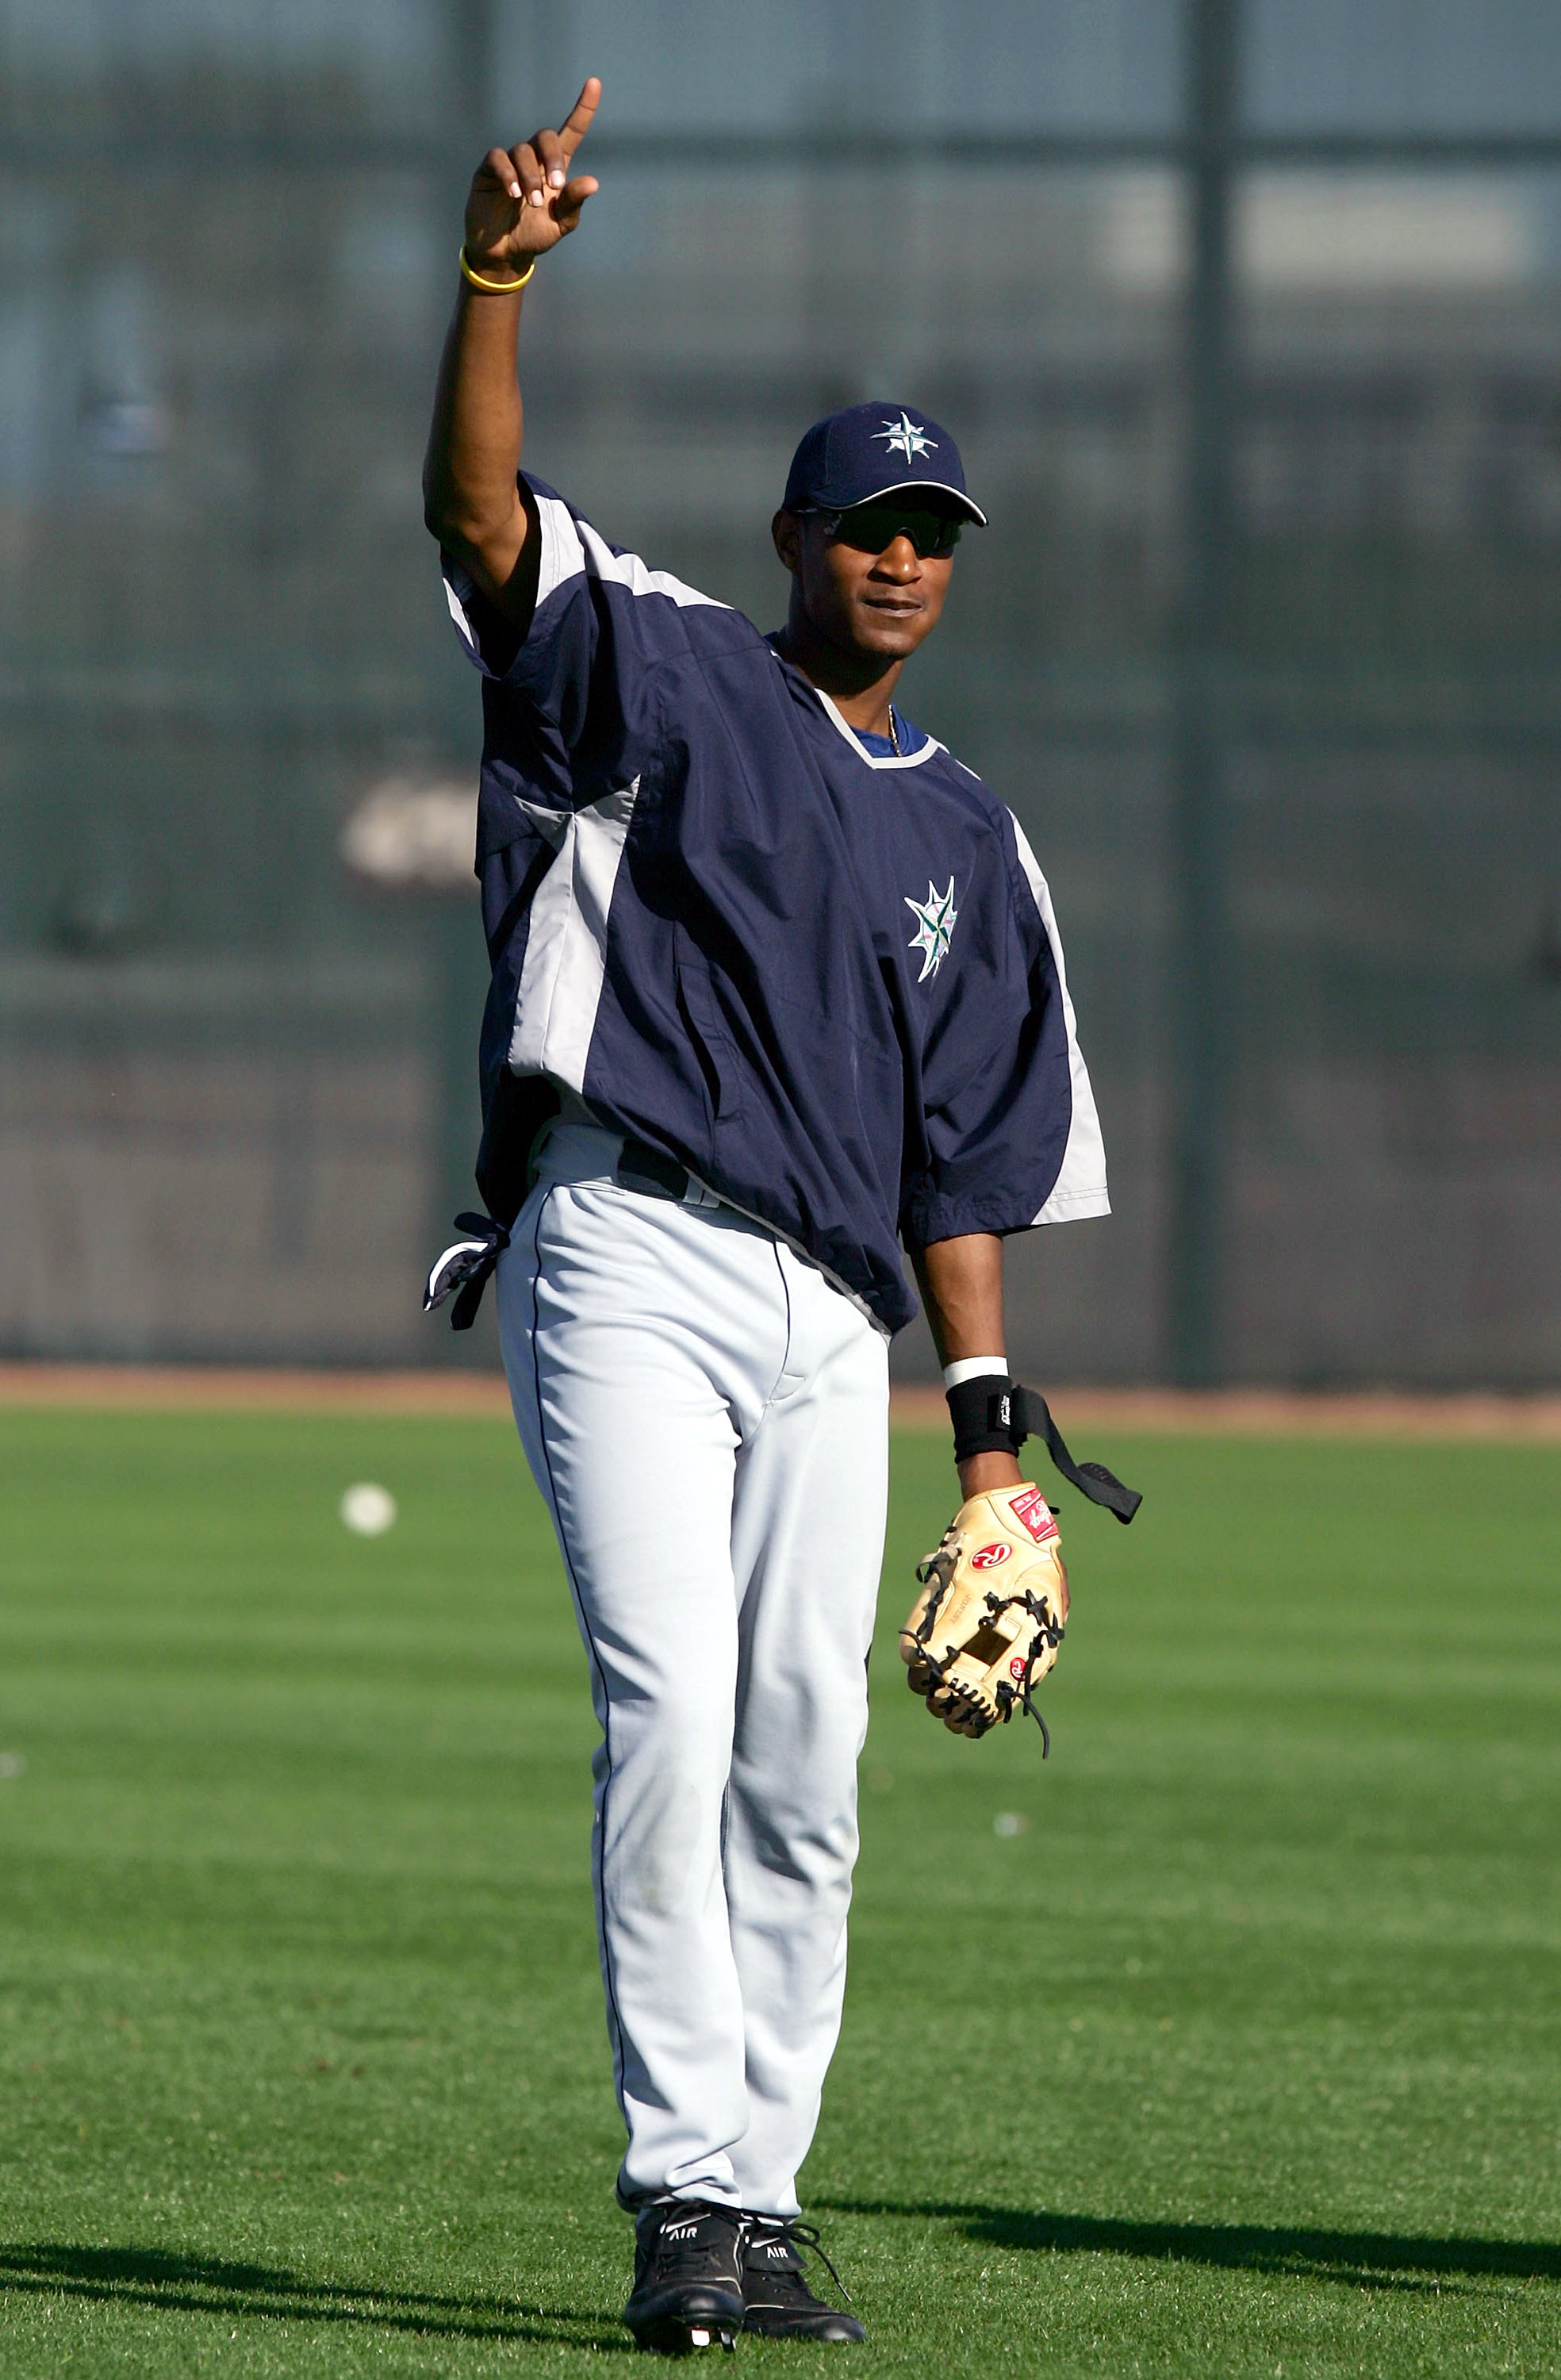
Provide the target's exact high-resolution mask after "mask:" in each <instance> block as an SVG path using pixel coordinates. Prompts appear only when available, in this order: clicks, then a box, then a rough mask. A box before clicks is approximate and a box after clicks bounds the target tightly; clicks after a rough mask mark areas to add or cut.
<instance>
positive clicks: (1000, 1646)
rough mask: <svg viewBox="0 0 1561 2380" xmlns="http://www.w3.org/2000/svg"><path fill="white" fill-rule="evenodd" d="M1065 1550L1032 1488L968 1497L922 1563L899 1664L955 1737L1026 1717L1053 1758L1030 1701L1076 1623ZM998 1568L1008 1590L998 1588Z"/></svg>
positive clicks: (1002, 1586)
mask: <svg viewBox="0 0 1561 2380" xmlns="http://www.w3.org/2000/svg"><path fill="white" fill-rule="evenodd" d="M1061 1543H1062V1540H1061V1538H1060V1536H1059V1533H1058V1527H1057V1523H1056V1522H1055V1520H1054V1519H1053V1518H1052V1514H1051V1510H1050V1508H1049V1506H1048V1505H1047V1501H1046V1499H1045V1498H1044V1497H1043V1496H1042V1494H1041V1492H1040V1490H1039V1488H1036V1487H1035V1484H1034V1482H1032V1481H1028V1480H1026V1481H1024V1482H1023V1483H1022V1484H1021V1485H1020V1486H1019V1487H1016V1488H988V1490H987V1491H986V1494H985V1495H981V1496H971V1497H968V1498H967V1499H966V1500H965V1501H964V1503H962V1505H961V1507H960V1509H959V1511H958V1512H956V1513H955V1515H954V1517H953V1519H952V1520H951V1521H950V1524H949V1526H948V1527H947V1529H945V1531H944V1532H943V1541H942V1543H941V1544H940V1545H939V1547H938V1550H937V1552H936V1553H932V1554H928V1556H927V1558H926V1560H925V1561H924V1562H922V1563H920V1564H919V1565H918V1567H917V1571H916V1576H917V1578H918V1579H920V1580H921V1582H922V1591H921V1593H920V1595H919V1596H918V1597H916V1600H915V1602H914V1605H913V1606H912V1609H911V1613H910V1616H909V1618H908V1619H907V1620H906V1622H905V1625H904V1627H903V1628H902V1630H901V1632H900V1657H901V1658H902V1661H903V1662H904V1664H905V1667H906V1670H907V1671H908V1672H909V1680H908V1682H909V1684H910V1688H911V1692H912V1693H913V1694H920V1695H921V1696H922V1697H923V1699H924V1700H925V1702H926V1706H927V1708H928V1710H929V1711H931V1712H932V1714H933V1716H934V1718H940V1719H941V1720H942V1721H943V1724H944V1726H945V1727H947V1728H951V1729H952V1730H953V1731H954V1733H955V1734H956V1735H985V1734H986V1730H987V1729H988V1728H992V1727H998V1726H999V1725H1001V1726H1006V1725H1007V1723H1008V1721H1009V1720H1010V1718H1012V1717H1013V1714H1014V1712H1015V1711H1016V1710H1026V1711H1028V1712H1029V1714H1030V1716H1031V1718H1034V1719H1035V1721H1036V1723H1037V1725H1038V1726H1039V1728H1040V1730H1041V1740H1042V1743H1043V1745H1044V1746H1045V1749H1046V1751H1049V1750H1050V1748H1051V1746H1050V1739H1049V1737H1048V1736H1047V1725H1046V1721H1045V1719H1044V1718H1042V1717H1041V1714H1040V1712H1039V1711H1038V1710H1037V1709H1036V1708H1035V1704H1034V1703H1033V1702H1032V1700H1031V1698H1030V1697H1031V1690H1032V1689H1033V1688H1034V1687H1035V1686H1036V1685H1038V1684H1039V1682H1040V1681H1041V1680H1042V1679H1043V1678H1044V1677H1045V1676H1046V1673H1047V1670H1049V1669H1050V1668H1051V1667H1052V1665H1053V1664H1054V1662H1055V1661H1056V1659H1057V1653H1058V1647H1059V1645H1060V1644H1061V1642H1062V1623H1063V1621H1065V1620H1066V1619H1067V1617H1068V1573H1067V1572H1066V1571H1065V1570H1064V1569H1063V1567H1062V1556H1061V1551H1060V1548H1061ZM998 1569H1000V1570H1001V1572H1002V1577H1001V1580H1000V1582H998V1583H995V1584H989V1581H990V1580H991V1573H993V1572H994V1571H996V1570H998ZM1042 1756H1043V1758H1044V1757H1045V1752H1043V1755H1042Z"/></svg>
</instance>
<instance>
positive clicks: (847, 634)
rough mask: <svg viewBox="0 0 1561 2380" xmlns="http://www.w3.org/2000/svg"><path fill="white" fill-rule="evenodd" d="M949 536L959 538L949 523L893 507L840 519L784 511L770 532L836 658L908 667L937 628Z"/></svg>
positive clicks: (865, 508)
mask: <svg viewBox="0 0 1561 2380" xmlns="http://www.w3.org/2000/svg"><path fill="white" fill-rule="evenodd" d="M950 530H952V531H953V533H954V535H955V536H957V534H958V526H957V523H955V522H954V521H953V520H952V519H951V518H949V517H946V516H940V515H938V514H937V513H935V512H930V511H927V510H926V509H925V508H923V507H921V506H906V505H900V506H896V504H894V503H893V502H892V500H888V501H880V502H878V503H876V504H859V505H857V506H856V508H855V510H854V511H853V512H847V513H840V514H832V513H824V514H820V513H793V512H788V511H786V510H785V509H784V507H782V509H781V510H780V512H778V513H777V514H776V516H775V519H774V523H773V525H772V534H773V536H774V539H775V550H776V552H777V553H779V554H780V559H781V561H782V562H783V563H784V564H785V565H786V567H787V569H788V570H789V571H790V572H791V573H792V576H793V578H794V579H795V581H796V584H797V589H798V591H799V593H800V595H801V598H802V605H803V609H804V611H805V613H806V614H807V617H808V620H809V623H810V624H811V625H812V627H813V628H814V630H815V631H816V633H817V635H818V636H820V637H822V638H823V639H824V641H825V642H826V643H827V644H829V645H832V646H834V647H835V649H836V650H838V651H841V652H847V653H852V654H855V655H858V656H863V657H865V656H868V655H873V656H876V657H877V659H879V660H881V661H884V662H895V661H904V660H906V659H907V658H908V657H909V656H910V655H911V654H912V653H914V651H915V650H916V647H917V646H918V645H919V644H920V643H921V642H922V639H923V638H924V637H927V636H930V634H931V632H932V630H933V629H934V628H936V626H937V625H938V618H939V615H940V614H941V613H942V610H943V598H944V596H945V595H946V594H947V593H948V591H949V577H950V572H951V571H952V569H953V566H954V559H953V553H952V544H953V538H952V537H951V536H950ZM938 545H946V546H948V547H949V548H950V551H948V552H947V553H937V552H935V551H932V550H931V549H933V548H935V547H936V546H938ZM918 548H919V549H920V551H918Z"/></svg>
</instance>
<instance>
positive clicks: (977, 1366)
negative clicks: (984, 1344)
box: [943, 1355, 1008, 1389]
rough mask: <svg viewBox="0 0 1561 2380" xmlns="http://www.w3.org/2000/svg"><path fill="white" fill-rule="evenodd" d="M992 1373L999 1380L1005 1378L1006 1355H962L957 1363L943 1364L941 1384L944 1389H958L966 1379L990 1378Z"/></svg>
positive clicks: (1006, 1367) (1006, 1372) (1006, 1375)
mask: <svg viewBox="0 0 1561 2380" xmlns="http://www.w3.org/2000/svg"><path fill="white" fill-rule="evenodd" d="M994 1374H995V1375H996V1376H997V1378H998V1379H1000V1380H1006V1379H1007V1378H1008V1357H1007V1356H1006V1355H962V1356H961V1357H960V1360H959V1362H958V1363H957V1364H945V1365H944V1366H943V1385H944V1387H945V1388H946V1389H959V1388H962V1387H963V1386H964V1384H965V1382H966V1380H979V1379H983V1378H991V1377H992V1376H993V1375H994Z"/></svg>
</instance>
